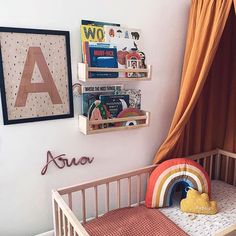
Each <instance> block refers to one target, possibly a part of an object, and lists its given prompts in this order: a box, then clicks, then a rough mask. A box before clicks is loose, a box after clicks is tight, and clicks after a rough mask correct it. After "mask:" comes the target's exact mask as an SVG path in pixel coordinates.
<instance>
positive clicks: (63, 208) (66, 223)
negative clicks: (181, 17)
mask: <svg viewBox="0 0 236 236" xmlns="http://www.w3.org/2000/svg"><path fill="white" fill-rule="evenodd" d="M188 158H189V159H192V160H194V161H196V162H197V163H199V164H200V165H202V166H203V167H204V168H205V169H206V170H207V172H208V173H209V176H210V178H211V179H221V180H223V181H225V182H229V181H227V180H228V175H229V172H230V171H229V170H230V168H232V163H233V165H234V180H233V184H234V186H235V185H236V154H235V153H230V152H227V151H224V150H221V149H215V150H212V151H209V152H205V153H200V154H196V155H192V156H189V157H188ZM222 163H224V164H223V165H222ZM156 166H157V165H150V166H147V167H144V168H141V169H137V170H133V171H129V172H126V173H123V174H119V175H115V176H111V177H108V178H102V179H98V180H95V181H91V182H86V183H82V184H78V185H74V186H69V187H66V188H61V189H59V190H57V191H53V192H52V200H53V212H54V229H55V235H56V236H67V235H68V236H78V235H79V236H89V234H88V233H87V232H86V230H85V229H84V227H83V225H82V224H81V223H80V221H79V220H78V219H77V218H76V216H75V215H74V213H73V209H72V208H73V203H74V204H77V200H76V201H75V200H74V202H73V200H72V199H73V193H76V192H79V193H81V200H82V204H80V206H81V207H80V209H82V221H83V223H86V221H87V213H88V210H87V209H86V202H87V203H88V200H86V191H87V190H88V189H90V190H91V189H93V190H94V191H93V194H94V218H98V217H99V214H104V213H105V212H109V211H110V205H111V202H112V200H113V205H114V199H110V198H111V196H110V193H114V191H115V198H116V199H115V204H116V209H119V208H121V207H124V206H122V204H121V202H122V201H121V200H123V198H122V197H121V196H122V193H123V191H124V189H122V188H121V182H122V180H125V181H126V186H125V191H127V195H128V196H127V197H128V201H127V202H128V206H131V205H133V204H137V205H139V204H140V202H141V201H142V199H141V193H142V191H144V190H145V189H144V187H143V185H142V183H143V182H145V181H148V179H149V175H150V173H151V172H152V171H153V170H154V169H155V167H156ZM231 172H232V171H231ZM222 175H223V176H224V178H222ZM141 177H145V179H142V178H141ZM133 178H135V180H136V182H135V186H133V183H134V182H132V180H133ZM142 180H144V181H142ZM112 183H113V184H116V189H115V190H111V189H112V186H111V184H112ZM231 184H232V183H231ZM101 185H103V186H105V192H104V195H103V197H102V200H104V201H105V209H104V210H103V211H102V212H99V209H100V208H99V206H100V205H99V199H100V197H99V194H98V190H100V189H99V187H100V186H101ZM132 186H133V187H135V191H134V192H136V198H135V200H134V196H133V193H134V192H133V191H131V187H132ZM113 187H114V186H113ZM145 187H146V186H145ZM132 190H133V189H132ZM121 192H122V193H121ZM90 194H91V192H90ZM61 195H65V196H67V199H68V204H67V203H66V201H65V200H64V199H63V198H62V196H61ZM131 195H132V196H131ZM74 197H75V196H74ZM121 198H122V199H121ZM92 218H93V217H92Z"/></svg>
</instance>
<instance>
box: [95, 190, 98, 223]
mask: <svg viewBox="0 0 236 236" xmlns="http://www.w3.org/2000/svg"><path fill="white" fill-rule="evenodd" d="M94 194H95V214H96V219H97V218H98V187H97V186H95V187H94Z"/></svg>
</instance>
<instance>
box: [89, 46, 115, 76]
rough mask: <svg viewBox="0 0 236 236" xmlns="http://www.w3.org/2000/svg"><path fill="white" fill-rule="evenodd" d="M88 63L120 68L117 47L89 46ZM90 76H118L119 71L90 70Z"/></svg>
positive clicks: (92, 65)
mask: <svg viewBox="0 0 236 236" xmlns="http://www.w3.org/2000/svg"><path fill="white" fill-rule="evenodd" d="M88 51H89V56H88V55H86V58H88V65H89V66H91V67H103V68H118V63H117V49H116V48H104V47H89V49H88ZM89 77H90V78H117V77H118V72H89Z"/></svg>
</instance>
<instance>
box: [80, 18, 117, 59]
mask: <svg viewBox="0 0 236 236" xmlns="http://www.w3.org/2000/svg"><path fill="white" fill-rule="evenodd" d="M104 25H110V26H116V27H118V26H119V24H115V23H108V22H99V21H90V20H81V26H80V33H81V49H82V60H83V62H85V58H84V55H85V48H84V42H104V41H105V38H104V29H103V26H104Z"/></svg>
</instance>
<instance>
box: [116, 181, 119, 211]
mask: <svg viewBox="0 0 236 236" xmlns="http://www.w3.org/2000/svg"><path fill="white" fill-rule="evenodd" d="M116 184H117V206H118V209H120V180H117V182H116Z"/></svg>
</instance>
